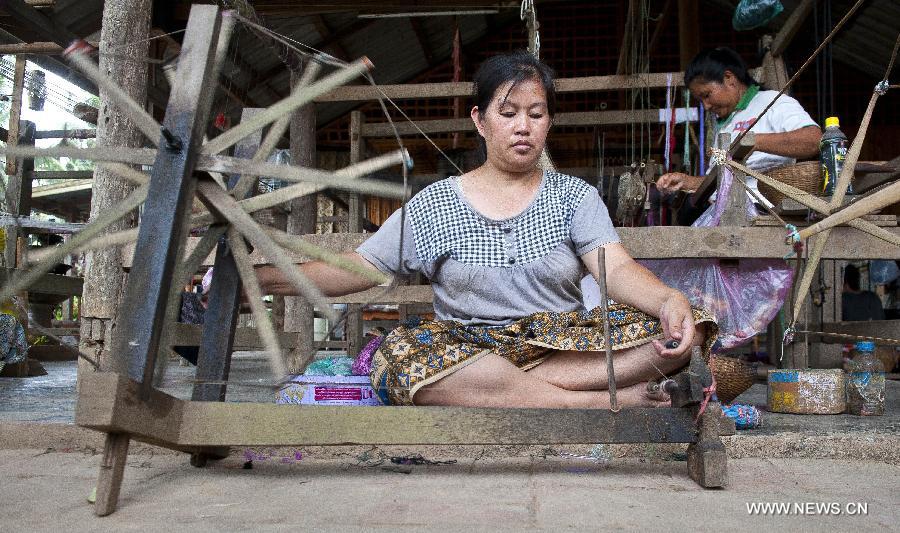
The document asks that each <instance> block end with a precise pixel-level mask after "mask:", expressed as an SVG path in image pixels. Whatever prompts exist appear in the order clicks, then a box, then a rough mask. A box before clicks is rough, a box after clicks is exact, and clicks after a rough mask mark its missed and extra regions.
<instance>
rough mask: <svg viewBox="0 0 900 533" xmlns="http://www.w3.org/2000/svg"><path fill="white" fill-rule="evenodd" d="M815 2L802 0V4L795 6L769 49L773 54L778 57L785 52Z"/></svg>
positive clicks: (814, 0)
mask: <svg viewBox="0 0 900 533" xmlns="http://www.w3.org/2000/svg"><path fill="white" fill-rule="evenodd" d="M815 3H816V0H801V2H800V4H799V5H797V7H795V8H794V10H793V11H792V12H791V15H790V16H789V17H788V19H787V20H786V21H785V22H784V26H782V27H781V29H780V30H778V34H777V35H776V36H775V39H774V40H773V41H772V47H771V48H770V49H769V51H770V52H771V53H772V55H773V56H775V57H778V56H780V55H781V54H782V53H783V52H784V50H785V48H787V46H788V45H789V44H790V43H791V39H793V38H794V35H796V34H797V31H798V30H799V29H800V26H802V25H803V21H805V20H806V16H807V15H809V12H810V10H812V8H813V5H814V4H815Z"/></svg>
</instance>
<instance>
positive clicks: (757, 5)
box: [731, 0, 784, 31]
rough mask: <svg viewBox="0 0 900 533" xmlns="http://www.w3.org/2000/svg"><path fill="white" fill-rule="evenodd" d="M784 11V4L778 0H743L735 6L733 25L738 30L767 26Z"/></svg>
mask: <svg viewBox="0 0 900 533" xmlns="http://www.w3.org/2000/svg"><path fill="white" fill-rule="evenodd" d="M782 11H784V6H783V5H781V2H779V1H778V0H741V1H740V2H739V3H738V5H737V7H736V8H734V17H732V18H731V25H732V26H734V29H736V30H737V31H745V30H752V29H753V28H758V27H760V26H765V25H766V24H768V23H769V21H770V20H772V19H773V18H775V17H777V16H778V15H779V14H780V13H781V12H782Z"/></svg>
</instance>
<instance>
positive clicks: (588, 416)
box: [75, 373, 697, 448]
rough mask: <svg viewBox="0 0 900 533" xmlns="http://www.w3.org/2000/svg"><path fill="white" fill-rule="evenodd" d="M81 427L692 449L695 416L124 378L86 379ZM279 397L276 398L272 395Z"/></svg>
mask: <svg viewBox="0 0 900 533" xmlns="http://www.w3.org/2000/svg"><path fill="white" fill-rule="evenodd" d="M85 378H86V379H85V381H84V382H83V383H82V387H86V388H87V390H91V391H92V394H91V395H90V396H89V397H88V396H87V395H82V396H81V397H80V398H79V403H78V405H77V407H76V413H75V421H76V423H77V424H78V425H79V426H82V427H87V428H91V429H97V430H100V431H106V432H118V433H127V434H129V435H130V436H131V437H132V438H135V439H138V440H143V441H149V442H153V443H162V444H163V445H165V446H168V447H179V448H185V447H205V446H282V445H284V446H290V445H298V446H312V445H347V444H384V445H389V444H397V445H400V444H404V445H406V444H563V443H565V444H587V443H598V442H603V443H629V442H688V443H689V442H695V441H696V439H697V434H696V430H695V426H694V421H693V417H694V414H693V413H692V411H691V410H689V409H677V408H650V409H624V410H622V411H620V412H618V413H613V412H611V411H608V410H605V409H498V408H464V407H415V408H410V407H377V408H372V407H343V406H342V407H332V406H298V405H272V404H266V403H258V404H254V403H231V402H229V403H220V402H186V401H183V400H178V399H176V398H174V397H172V396H170V395H168V394H165V393H162V392H160V391H152V396H151V401H149V402H142V401H139V396H138V394H139V387H140V386H139V384H137V383H135V382H133V381H131V380H128V379H126V378H125V377H123V376H120V375H118V374H110V373H96V374H92V375H89V376H85ZM273 396H274V391H273Z"/></svg>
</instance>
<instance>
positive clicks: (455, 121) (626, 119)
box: [362, 109, 694, 137]
mask: <svg viewBox="0 0 900 533" xmlns="http://www.w3.org/2000/svg"><path fill="white" fill-rule="evenodd" d="M660 111H661V110H659V109H637V110H634V111H585V112H581V113H557V114H556V116H555V117H554V118H553V126H554V127H560V126H596V125H599V124H631V123H633V122H652V123H656V122H660ZM691 120H692V121H694V119H693V118H692V119H691ZM416 126H418V129H416ZM394 127H396V128H397V133H399V134H400V135H418V134H419V129H421V130H422V131H423V132H424V133H427V134H434V133H453V132H458V131H475V125H474V123H473V122H472V119H470V118H448V119H438V120H420V121H416V122H415V124H411V123H409V122H396V123H394V125H393V126H392V125H391V124H390V123H387V122H379V123H371V124H365V125H363V128H362V134H363V136H364V137H391V136H393V135H394V129H393V128H394Z"/></svg>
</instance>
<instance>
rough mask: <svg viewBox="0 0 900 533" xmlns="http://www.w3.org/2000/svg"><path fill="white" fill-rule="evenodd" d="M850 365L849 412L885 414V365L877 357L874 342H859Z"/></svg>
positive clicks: (848, 376) (848, 384)
mask: <svg viewBox="0 0 900 533" xmlns="http://www.w3.org/2000/svg"><path fill="white" fill-rule="evenodd" d="M854 352H855V355H854V357H853V360H852V361H850V363H849V365H848V371H849V372H848V375H847V412H848V413H850V414H852V415H862V416H872V415H883V414H884V365H883V364H882V363H881V360H880V359H878V358H877V357H875V343H874V342H857V343H856V347H855V349H854Z"/></svg>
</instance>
